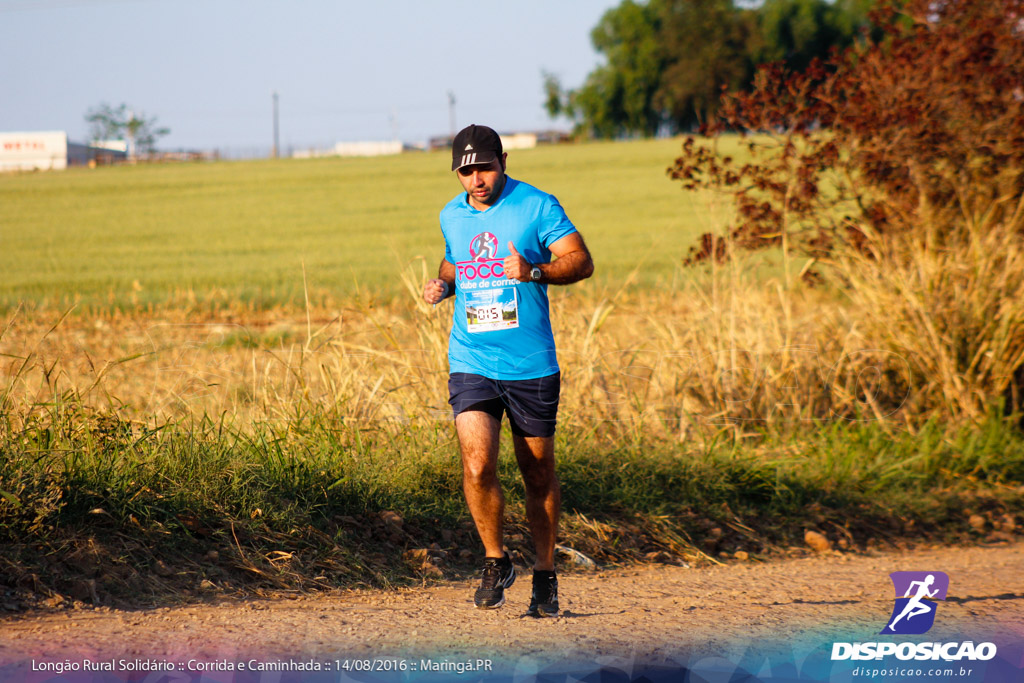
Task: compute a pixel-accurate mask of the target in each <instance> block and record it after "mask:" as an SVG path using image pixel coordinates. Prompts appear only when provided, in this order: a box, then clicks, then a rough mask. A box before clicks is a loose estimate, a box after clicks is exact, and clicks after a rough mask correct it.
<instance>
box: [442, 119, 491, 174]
mask: <svg viewBox="0 0 1024 683" xmlns="http://www.w3.org/2000/svg"><path fill="white" fill-rule="evenodd" d="M500 158H501V138H500V137H499V136H498V134H497V133H495V132H494V129H493V128H488V127H487V126H478V125H476V124H475V123H474V124H473V125H471V126H466V127H465V128H463V129H462V130H460V131H459V134H458V135H456V136H455V140H454V141H453V142H452V170H453V171H457V170H458V169H460V168H462V167H463V166H470V165H472V164H489V163H491V162H492V161H494V160H495V159H500Z"/></svg>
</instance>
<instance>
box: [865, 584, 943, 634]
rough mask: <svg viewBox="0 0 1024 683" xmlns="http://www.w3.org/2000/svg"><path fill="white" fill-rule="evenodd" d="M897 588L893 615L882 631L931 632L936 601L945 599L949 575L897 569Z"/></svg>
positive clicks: (901, 632)
mask: <svg viewBox="0 0 1024 683" xmlns="http://www.w3.org/2000/svg"><path fill="white" fill-rule="evenodd" d="M889 578H890V579H892V584H893V586H894V587H895V588H896V604H895V605H894V606H893V608H892V616H890V617H889V623H888V624H886V626H885V628H883V629H882V630H881V631H880V633H883V634H889V633H898V634H901V635H915V634H920V633H925V632H927V631H928V630H929V629H930V628H931V627H932V625H933V624H934V623H935V612H936V611H937V609H938V603H936V602H935V601H936V600H945V599H946V593H947V591H949V577H948V576H947V575H946V574H945V573H944V572H893V573H892V574H890V575H889Z"/></svg>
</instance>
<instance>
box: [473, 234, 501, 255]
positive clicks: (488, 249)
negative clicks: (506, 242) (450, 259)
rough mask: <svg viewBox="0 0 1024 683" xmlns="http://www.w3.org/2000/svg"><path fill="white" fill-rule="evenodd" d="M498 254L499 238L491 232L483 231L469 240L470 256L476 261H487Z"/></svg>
mask: <svg viewBox="0 0 1024 683" xmlns="http://www.w3.org/2000/svg"><path fill="white" fill-rule="evenodd" d="M497 255H498V238H497V237H495V236H494V235H492V234H491V233H489V232H482V233H480V234H479V235H477V236H476V237H474V238H473V239H472V240H470V242H469V257H470V258H471V259H473V260H474V261H486V260H488V259H492V258H494V257H495V256H497Z"/></svg>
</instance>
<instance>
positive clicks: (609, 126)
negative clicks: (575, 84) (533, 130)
mask: <svg viewBox="0 0 1024 683" xmlns="http://www.w3.org/2000/svg"><path fill="white" fill-rule="evenodd" d="M590 39H591V42H592V43H593V44H594V47H595V48H596V49H597V50H598V52H601V53H603V54H604V55H605V57H606V58H607V63H606V64H605V65H604V66H601V67H598V68H597V69H596V70H594V71H593V72H591V73H590V75H589V76H587V80H586V82H584V84H583V86H582V87H581V88H580V89H579V90H576V91H572V92H570V93H569V94H568V96H567V97H566V98H565V109H566V110H567V111H568V112H570V114H572V115H574V116H576V117H577V118H578V119H579V120H580V125H579V128H581V129H582V130H583V132H586V133H588V134H591V135H593V136H595V137H605V138H607V137H621V136H624V135H653V134H654V133H655V132H657V130H658V127H659V125H660V124H661V121H662V118H661V112H660V111H659V110H658V109H657V108H656V107H655V106H654V93H655V92H656V91H657V89H658V85H659V81H660V78H661V71H662V53H661V49H660V46H659V42H658V3H651V4H648V5H641V4H637V3H635V2H633V0H625V2H623V3H622V4H621V5H619V6H618V7H615V8H613V9H610V10H608V11H607V12H605V13H604V16H602V17H601V21H600V22H599V23H598V25H597V26H596V27H595V28H594V30H593V31H592V32H591V34H590ZM549 110H550V108H549Z"/></svg>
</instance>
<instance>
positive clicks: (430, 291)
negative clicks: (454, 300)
mask: <svg viewBox="0 0 1024 683" xmlns="http://www.w3.org/2000/svg"><path fill="white" fill-rule="evenodd" d="M453 294H455V266H454V265H452V264H451V263H449V262H448V259H441V265H440V266H438V267H437V277H436V278H434V279H433V280H427V284H426V285H424V286H423V300H424V301H426V302H427V303H428V304H437V303H440V302H441V301H444V300H445V299H447V298H448V297H449V296H451V295H453Z"/></svg>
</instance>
